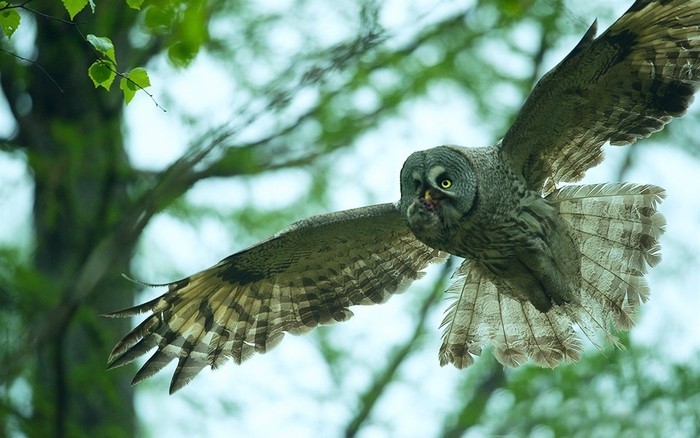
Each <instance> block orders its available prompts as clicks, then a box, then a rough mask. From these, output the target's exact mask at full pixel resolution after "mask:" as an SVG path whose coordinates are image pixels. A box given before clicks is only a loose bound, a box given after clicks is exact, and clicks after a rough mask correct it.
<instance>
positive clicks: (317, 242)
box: [109, 204, 446, 393]
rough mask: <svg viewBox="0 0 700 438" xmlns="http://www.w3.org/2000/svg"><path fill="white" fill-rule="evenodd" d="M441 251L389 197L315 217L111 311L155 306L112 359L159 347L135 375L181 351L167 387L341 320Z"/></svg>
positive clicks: (114, 362)
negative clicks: (160, 292)
mask: <svg viewBox="0 0 700 438" xmlns="http://www.w3.org/2000/svg"><path fill="white" fill-rule="evenodd" d="M445 257H446V254H444V253H441V252H439V251H437V250H434V249H432V248H429V247H427V246H426V245H424V244H423V243H421V242H419V241H418V240H417V239H416V238H415V237H414V236H413V234H412V233H411V231H410V230H409V229H408V227H407V226H406V225H405V224H404V220H403V218H402V216H401V215H400V213H399V211H398V210H397V208H396V206H395V205H394V204H381V205H374V206H369V207H363V208H358V209H354V210H347V211H341V212H337V213H331V214H327V215H322V216H315V217H311V218H309V219H305V220H302V221H299V222H296V223H294V224H292V225H291V226H289V227H288V228H286V229H284V230H283V231H281V232H280V233H278V234H277V235H275V236H273V237H272V238H270V239H268V240H266V241H263V242H261V243H259V244H257V245H255V246H252V247H250V248H249V249H247V250H244V251H241V252H239V253H237V254H233V255H231V256H229V257H227V258H226V259H224V260H222V261H221V262H219V263H218V264H216V265H215V266H213V267H211V268H209V269H206V270H204V271H202V272H199V273H197V274H194V275H192V276H190V277H187V278H185V279H182V280H179V281H176V282H174V283H170V284H167V286H168V292H166V293H165V294H164V295H162V296H160V297H158V298H156V299H154V300H152V301H149V302H147V303H145V304H142V305H140V306H136V307H133V308H130V309H126V310H122V311H119V312H115V313H113V314H111V315H110V316H131V315H135V314H138V313H142V312H151V314H150V315H149V316H148V317H147V318H146V320H145V321H143V322H142V323H141V324H140V325H139V326H138V327H136V328H135V329H133V330H132V331H131V332H130V333H129V334H127V335H126V336H125V337H124V339H122V340H121V341H120V342H119V343H118V344H117V345H116V346H115V347H114V349H113V350H112V353H111V355H110V358H109V367H110V368H113V367H117V366H120V365H124V364H126V363H129V362H131V361H133V360H134V359H136V358H137V357H139V356H141V355H143V354H145V353H146V352H148V351H149V350H151V349H153V348H156V351H155V353H154V354H153V355H152V356H151V357H150V358H149V359H148V361H147V362H146V363H145V364H144V365H143V367H142V368H141V369H140V370H139V371H138V373H137V374H136V376H135V377H134V380H133V383H134V384H135V383H138V382H139V381H141V380H143V379H145V378H147V377H149V376H151V375H153V374H154V373H156V372H158V371H159V370H160V369H161V368H163V367H164V366H165V365H167V364H168V363H170V362H171V361H172V360H173V359H175V358H177V360H178V364H177V368H176V370H175V373H174V375H173V378H172V382H171V386H170V393H173V392H175V391H177V390H178V389H180V388H181V387H183V386H184V385H186V384H187V383H188V382H189V381H190V380H191V379H192V378H193V377H194V376H195V375H196V374H197V373H198V372H199V371H201V369H202V368H204V367H205V366H207V365H210V366H211V367H212V368H215V367H217V366H219V365H221V364H222V363H223V362H225V361H226V360H228V359H229V358H232V359H233V360H234V361H235V362H236V363H240V362H242V361H244V360H245V359H247V358H249V357H250V356H252V355H253V354H254V353H265V352H266V351H267V350H268V349H270V348H272V347H273V346H275V345H276V344H277V343H279V341H280V340H281V339H282V337H283V336H284V333H285V332H289V333H292V334H300V333H304V332H307V331H309V330H311V329H313V328H314V327H316V326H317V325H319V324H328V323H332V322H336V321H345V320H347V319H348V318H350V317H351V316H352V312H351V311H350V310H349V309H348V307H349V306H352V305H355V304H375V303H383V302H385V301H386V300H387V299H388V298H389V297H390V296H391V295H392V294H395V293H399V292H401V291H403V289H405V288H406V287H407V286H408V285H409V284H410V283H411V282H412V281H413V280H415V279H417V278H419V277H420V276H421V275H422V271H421V270H422V269H423V268H425V267H426V266H427V265H428V264H429V263H431V262H435V261H441V260H444V258H445ZM163 286H165V285H163Z"/></svg>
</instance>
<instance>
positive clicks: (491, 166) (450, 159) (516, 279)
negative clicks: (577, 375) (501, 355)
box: [399, 146, 580, 312]
mask: <svg viewBox="0 0 700 438" xmlns="http://www.w3.org/2000/svg"><path fill="white" fill-rule="evenodd" d="M498 155H499V150H498V148H497V147H495V146H492V147H485V148H465V147H459V146H441V147H437V148H433V149H428V150H426V151H419V152H415V153H414V154H412V155H411V156H410V157H409V158H408V159H407V160H406V163H405V164H404V168H403V170H402V178H401V187H402V198H401V201H400V202H399V209H400V210H401V212H402V213H403V214H404V215H406V217H407V223H408V226H409V228H410V229H411V231H413V234H415V236H416V237H417V238H418V239H419V240H421V241H422V242H423V243H425V244H426V245H428V246H430V247H432V248H437V249H440V250H442V251H445V252H448V253H450V254H454V255H456V256H459V257H464V258H466V259H469V260H471V261H473V262H474V263H475V266H478V267H479V268H480V269H484V270H486V271H488V272H489V273H490V274H491V275H493V277H494V278H495V279H499V280H500V281H502V282H503V283H505V284H506V285H508V287H507V288H506V289H505V291H504V292H505V293H507V294H511V295H512V296H513V297H514V298H519V299H523V300H529V301H530V302H531V303H532V304H533V305H534V306H535V307H536V308H537V309H538V310H541V311H543V312H546V311H547V310H549V308H550V307H551V305H552V302H555V303H557V304H564V303H565V302H569V301H571V299H572V297H573V296H574V294H576V293H577V292H578V288H579V286H580V281H579V280H578V279H579V265H580V263H579V251H578V248H577V246H576V243H575V242H574V238H573V236H572V235H571V230H570V228H569V226H568V225H567V224H566V223H565V222H564V220H563V219H562V218H561V217H560V216H559V214H558V213H557V211H556V208H555V207H554V206H553V205H551V204H550V203H549V201H547V200H546V199H544V198H543V197H542V196H541V193H538V192H535V191H533V190H531V189H529V188H528V187H527V186H526V183H525V181H524V180H523V179H522V178H521V177H519V176H518V175H517V174H516V173H515V172H514V171H513V170H512V169H510V168H509V167H508V166H507V164H505V163H504V161H503V160H501V159H500V158H499V156H498ZM465 173H466V174H468V175H470V177H469V178H468V179H464V178H459V179H456V178H455V176H456V175H460V174H465ZM445 178H447V180H449V181H453V180H456V182H454V183H452V184H453V185H452V186H451V187H449V188H447V189H445V188H442V187H440V182H441V181H444V180H445ZM477 181H478V182H479V184H478V187H477V183H476V182H477ZM412 189H413V190H412ZM464 192H468V193H470V195H469V196H463V194H464ZM472 194H473V195H472ZM426 197H427V198H428V199H426ZM455 203H456V204H461V205H454V204H455ZM464 204H466V205H464Z"/></svg>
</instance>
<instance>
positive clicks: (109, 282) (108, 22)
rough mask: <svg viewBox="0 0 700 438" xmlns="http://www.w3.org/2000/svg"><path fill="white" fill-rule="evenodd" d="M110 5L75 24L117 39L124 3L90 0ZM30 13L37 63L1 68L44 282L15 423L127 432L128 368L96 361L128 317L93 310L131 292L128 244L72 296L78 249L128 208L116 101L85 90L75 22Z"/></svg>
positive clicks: (64, 431) (66, 432) (130, 411)
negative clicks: (23, 157) (23, 413)
mask: <svg viewBox="0 0 700 438" xmlns="http://www.w3.org/2000/svg"><path fill="white" fill-rule="evenodd" d="M46 7H47V8H48V7H49V6H46ZM51 7H53V8H54V9H53V10H42V12H45V13H47V14H49V15H52V16H54V17H63V16H64V15H65V11H63V10H62V8H63V6H62V4H61V2H55V4H54V5H53V6H51ZM110 7H111V8H112V9H113V11H111V12H112V13H111V14H110V13H109V12H106V11H101V13H100V15H99V16H100V17H102V19H101V20H97V19H96V18H95V17H97V16H91V17H90V21H91V22H92V21H95V22H97V23H96V24H95V26H96V28H95V29H90V30H88V29H80V30H81V31H82V32H84V33H85V34H87V33H95V34H97V35H109V36H110V37H112V38H113V40H115V45H117V46H118V47H122V48H126V47H127V45H126V44H121V45H120V44H118V41H117V40H118V39H121V40H122V42H125V41H126V34H127V33H128V31H129V28H130V26H129V24H127V23H124V22H123V21H124V20H128V19H129V18H126V16H125V15H124V13H121V12H120V9H127V8H125V7H124V6H123V5H122V4H118V5H117V4H115V5H112V6H110V5H108V4H100V8H102V9H107V8H110ZM88 13H89V12H88ZM83 14H85V13H83ZM35 19H36V22H37V23H36V24H37V26H36V41H35V48H36V49H35V50H36V51H37V57H36V63H37V64H35V65H32V66H26V65H18V64H17V63H16V62H14V60H12V61H10V60H8V58H7V57H6V58H5V59H4V60H3V61H2V78H1V79H2V87H3V91H4V93H5V96H6V97H7V99H8V102H9V104H10V108H11V110H12V112H13V115H14V117H15V119H16V121H17V125H18V131H17V134H16V136H15V138H14V139H13V142H14V143H15V144H16V145H17V147H18V148H21V149H22V150H25V151H26V152H27V156H28V163H29V167H30V170H31V172H32V173H33V177H34V182H35V185H34V205H33V227H34V233H35V234H34V237H35V239H34V240H35V249H34V257H33V263H34V269H35V271H36V274H37V277H38V278H39V279H40V281H41V282H42V284H43V285H44V286H43V289H42V291H43V292H42V294H41V295H40V296H38V297H35V298H34V302H32V303H30V306H29V308H30V309H31V310H29V311H27V312H26V314H25V315H24V323H25V327H30V328H31V327H36V326H43V327H48V329H47V330H48V331H47V332H46V333H45V334H46V336H45V338H44V341H40V342H37V345H38V348H37V351H36V368H35V372H34V373H32V372H30V373H27V376H28V378H29V379H30V384H31V387H32V405H33V409H32V418H31V419H30V420H31V421H28V422H27V424H26V428H25V432H26V433H27V434H28V435H30V436H37V437H39V436H40V437H49V436H53V437H64V436H71V437H75V436H90V437H92V436H103V437H104V436H119V437H126V436H130V435H133V434H134V430H135V415H134V408H133V400H132V398H133V397H132V392H131V390H130V389H129V387H130V385H129V380H128V379H129V376H128V374H129V373H128V372H118V371H117V372H107V371H106V370H105V368H106V359H107V355H108V353H109V350H110V347H111V345H112V344H113V343H114V342H115V340H117V339H118V338H119V337H120V336H122V335H123V334H124V333H125V331H127V330H128V329H129V321H128V320H114V319H106V318H102V317H100V316H99V313H101V312H107V311H110V310H115V309H119V308H123V307H126V306H128V305H130V303H131V296H132V295H131V294H130V293H129V287H130V286H129V285H128V283H126V282H125V281H123V280H122V279H121V278H120V276H119V275H120V273H122V272H127V270H128V261H129V258H130V255H131V253H132V252H133V248H132V247H129V246H133V244H132V243H127V244H126V245H124V246H126V247H124V248H119V257H118V260H119V261H118V263H114V264H112V265H111V266H110V271H111V272H110V273H108V274H107V275H106V276H104V277H103V279H102V280H101V281H100V282H99V283H98V284H97V286H96V287H97V288H98V289H96V290H97V292H96V293H88V294H82V295H81V296H78V297H76V296H74V293H75V285H76V281H77V277H78V274H79V272H80V270H81V268H82V267H83V264H84V263H85V262H86V260H87V259H88V256H89V255H90V254H91V252H92V251H93V250H94V249H95V246H96V245H97V244H98V243H99V242H100V241H101V240H102V239H103V237H104V236H105V235H106V234H107V233H109V232H110V231H112V229H113V228H114V227H115V225H116V223H117V221H118V219H119V218H121V217H122V216H123V215H124V214H125V213H126V212H127V208H128V198H127V182H128V181H129V180H130V178H131V175H132V169H131V168H130V166H129V163H128V158H127V156H126V153H125V150H124V144H123V141H124V139H123V135H122V112H123V108H124V104H123V100H122V97H121V96H120V94H119V93H118V89H117V88H118V87H114V89H113V90H112V92H110V93H107V92H105V91H104V90H95V88H94V86H93V84H92V82H91V80H90V79H89V77H88V75H87V70H88V67H89V66H90V64H91V63H92V62H93V61H95V59H96V58H95V54H94V53H93V52H92V50H91V47H90V46H89V44H88V43H87V42H85V41H84V40H83V39H82V37H81V35H80V33H79V32H78V29H77V28H76V27H74V26H72V25H71V24H69V23H65V22H62V21H59V20H52V19H45V18H43V17H41V16H35ZM76 21H78V22H80V16H79V17H77V18H76ZM85 27H87V25H86V26H85ZM124 52H125V53H123V54H122V55H127V56H128V55H129V53H126V51H124ZM118 55H119V53H118ZM38 66H40V67H41V68H39V67H38ZM84 298H87V299H84Z"/></svg>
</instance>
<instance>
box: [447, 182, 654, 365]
mask: <svg viewBox="0 0 700 438" xmlns="http://www.w3.org/2000/svg"><path fill="white" fill-rule="evenodd" d="M663 197H664V191H663V189H661V188H659V187H656V186H653V185H636V184H595V185H580V186H569V187H564V188H562V189H560V190H558V191H555V192H554V193H552V194H550V195H549V197H548V198H547V200H548V201H549V202H551V203H552V205H554V206H555V207H556V208H557V210H558V213H559V214H560V215H561V217H562V218H563V219H564V220H565V221H566V223H567V224H568V225H569V226H570V229H571V231H572V235H573V236H574V239H575V241H576V242H577V244H578V247H579V249H580V252H581V269H580V274H581V277H582V279H583V282H582V286H581V290H580V296H579V299H578V300H577V301H573V302H570V303H566V304H564V305H553V306H552V308H551V309H550V310H549V311H547V312H540V311H538V310H537V309H535V307H534V306H533V305H532V304H531V303H530V302H528V301H519V300H517V299H515V298H513V297H515V296H518V294H516V293H514V292H512V291H508V290H507V289H508V288H509V287H510V286H509V285H508V284H506V283H504V282H502V281H500V280H499V279H498V278H495V277H494V276H493V275H491V274H490V273H489V272H488V271H487V270H486V269H484V268H483V267H482V266H481V265H479V263H478V262H474V261H471V260H465V261H464V263H463V264H462V266H461V267H460V268H459V269H458V271H457V272H456V273H455V275H456V277H457V280H456V281H455V282H454V283H453V284H452V285H451V286H450V288H449V289H448V291H447V293H448V295H449V296H450V298H451V299H453V301H452V303H451V304H450V306H449V308H448V310H447V312H446V315H445V318H444V320H443V322H442V326H441V328H442V329H443V343H442V346H441V348H440V353H439V357H440V364H441V365H445V364H447V363H453V364H454V365H455V366H456V367H458V368H464V367H467V366H469V365H471V364H472V363H473V362H474V359H473V355H479V354H481V352H482V348H483V347H492V348H493V354H494V356H495V357H496V359H497V360H498V361H499V362H501V363H502V364H504V365H507V366H511V367H516V366H518V365H520V364H522V363H524V362H526V361H527V360H528V359H530V360H532V362H534V363H535V364H537V365H539V366H543V367H555V366H557V365H558V364H560V363H561V362H563V361H568V362H576V361H578V360H579V358H580V357H581V346H582V343H581V339H580V338H579V336H578V334H577V333H576V331H575V330H574V325H577V326H578V327H580V329H581V331H582V332H583V333H584V334H585V336H586V337H588V338H589V339H591V340H592V341H593V342H596V341H595V340H596V339H597V338H598V337H599V336H598V335H599V334H601V333H602V334H603V336H604V337H605V338H606V339H607V340H608V341H610V342H612V343H613V344H614V345H616V346H619V343H618V342H617V340H616V338H615V336H614V335H613V334H612V332H613V331H614V330H629V329H630V328H631V327H632V326H633V324H634V315H635V313H636V312H637V309H638V308H639V305H640V304H641V303H643V302H644V301H646V300H647V297H648V294H649V289H648V287H647V285H646V282H645V280H644V278H643V276H644V273H645V272H646V270H647V267H649V266H654V265H656V264H657V263H658V262H659V261H660V253H659V244H658V239H659V237H660V236H661V234H662V233H663V231H664V218H663V216H662V215H661V213H659V212H657V211H656V208H657V205H658V203H659V202H660V201H661V200H662V199H663ZM520 296H522V294H520Z"/></svg>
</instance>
